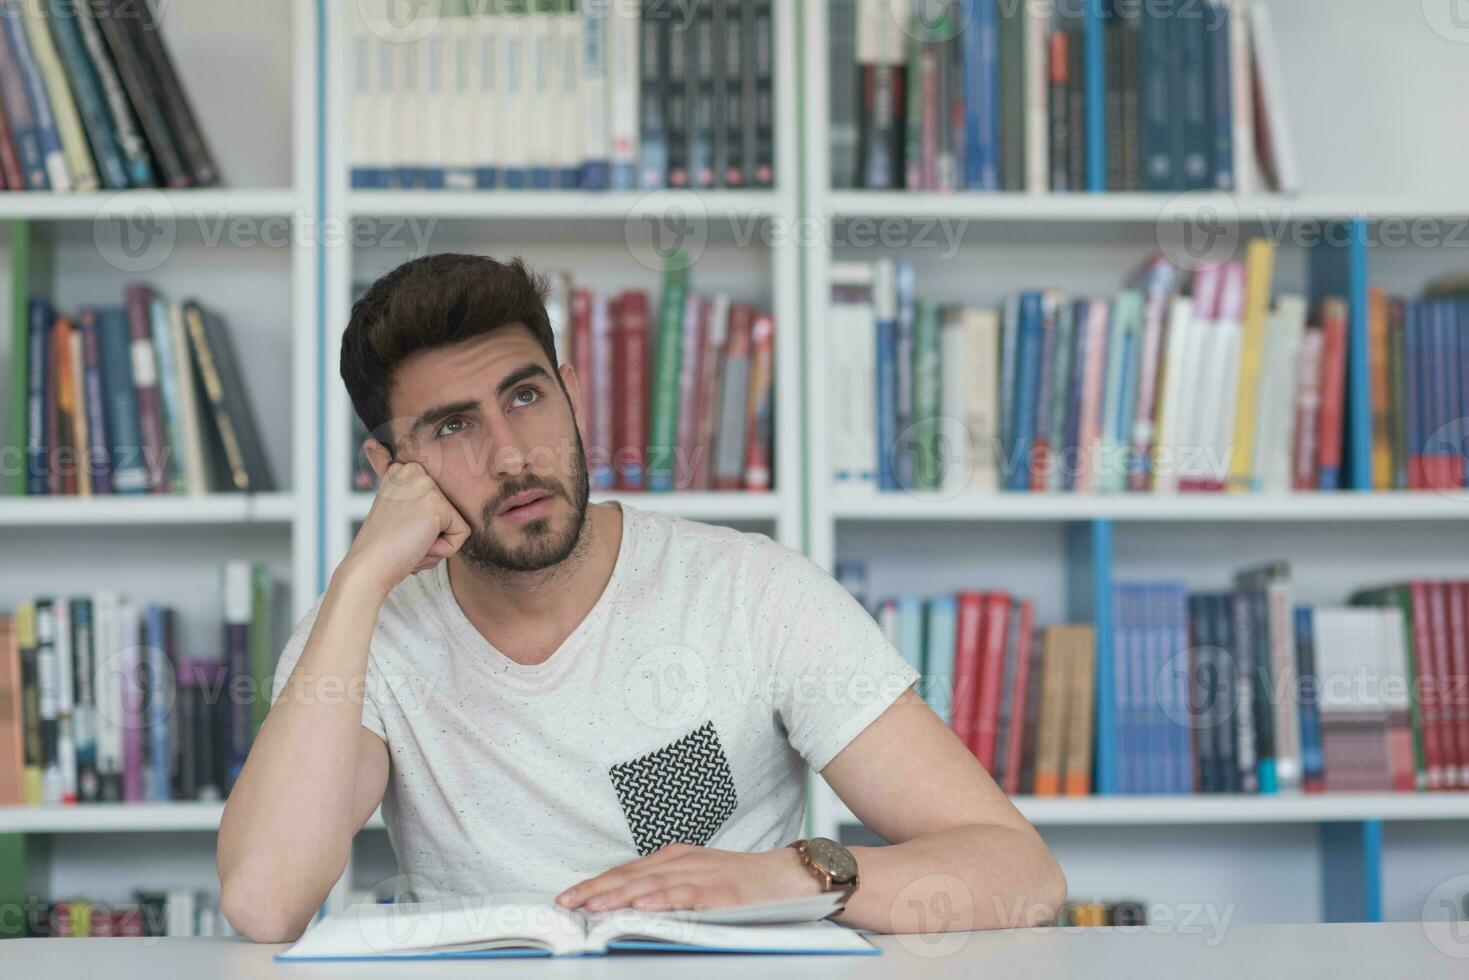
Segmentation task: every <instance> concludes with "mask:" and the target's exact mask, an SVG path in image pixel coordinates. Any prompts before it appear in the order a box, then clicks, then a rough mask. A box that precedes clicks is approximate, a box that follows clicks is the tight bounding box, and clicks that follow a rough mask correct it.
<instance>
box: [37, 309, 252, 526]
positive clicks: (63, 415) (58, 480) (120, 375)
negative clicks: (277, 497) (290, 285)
mask: <svg viewBox="0 0 1469 980" xmlns="http://www.w3.org/2000/svg"><path fill="white" fill-rule="evenodd" d="M28 314H29V316H28V319H27V321H26V322H23V323H16V324H15V325H14V327H15V329H14V347H13V348H12V358H11V365H12V375H11V382H12V384H13V385H14V386H15V387H14V393H15V396H16V403H17V404H19V405H20V406H22V408H21V410H19V411H17V412H16V413H15V414H14V416H13V417H12V419H11V427H12V434H13V438H14V444H15V445H16V446H23V447H24V450H25V466H24V468H21V469H18V470H17V473H16V476H15V479H14V480H13V482H12V485H11V492H12V493H17V494H20V493H25V494H52V495H68V496H79V497H90V496H93V495H101V494H115V493H182V494H191V495H199V494H204V493H210V492H216V491H251V492H258V491H268V490H274V489H275V487H276V483H275V479H274V476H273V475H272V473H271V466H270V461H269V459H268V458H267V457H266V455H265V446H264V442H263V441H262V438H261V434H260V431H259V429H258V427H257V426H256V422H255V417H254V414H253V412H252V411H251V408H250V400H249V397H248V392H247V390H246V387H245V382H244V378H243V377H242V375H241V373H240V368H239V363H238V362H237V361H236V359H235V352H234V347H233V345H232V344H231V341H230V336H229V331H228V328H227V327H226V326H225V322H224V319H223V318H222V317H221V316H220V315H219V314H218V313H216V312H215V311H213V310H211V309H209V308H207V307H205V306H203V305H202V304H200V303H199V302H197V301H195V300H186V301H184V302H182V303H177V302H171V301H169V300H168V299H167V298H166V297H164V296H162V295H160V294H159V293H158V292H157V291H155V290H154V289H152V288H151V287H149V286H147V285H144V284H141V283H139V284H134V285H131V286H129V287H127V293H126V297H125V303H124V305H122V306H102V307H83V308H81V309H80V310H78V311H77V312H76V314H75V315H67V314H64V313H58V312H57V311H56V309H55V308H54V307H53V306H52V305H51V303H50V302H49V301H48V300H46V299H41V298H33V299H31V300H30V303H29V306H28Z"/></svg>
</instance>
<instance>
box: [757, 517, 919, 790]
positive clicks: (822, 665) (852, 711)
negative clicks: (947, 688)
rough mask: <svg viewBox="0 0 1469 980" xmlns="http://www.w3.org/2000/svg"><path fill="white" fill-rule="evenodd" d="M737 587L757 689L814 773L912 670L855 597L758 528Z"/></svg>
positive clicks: (913, 675) (905, 683)
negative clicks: (758, 679)
mask: <svg viewBox="0 0 1469 980" xmlns="http://www.w3.org/2000/svg"><path fill="white" fill-rule="evenodd" d="M740 592H741V594H740V599H741V601H742V602H743V604H744V609H743V616H744V620H745V622H746V623H747V625H748V629H749V633H750V645H751V652H752V654H753V655H754V658H755V663H756V668H757V670H759V671H760V672H761V673H762V675H763V676H762V680H763V681H764V682H765V683H764V684H763V686H762V689H763V690H768V691H770V692H771V695H772V697H773V700H774V702H775V704H774V706H775V711H776V713H777V715H778V716H779V718H780V721H781V723H782V725H783V726H784V727H785V730H786V735H787V737H788V738H789V740H790V743H791V745H792V747H794V748H795V749H796V751H797V752H799V753H800V754H801V757H802V758H804V759H805V760H806V762H807V764H808V765H810V766H811V767H812V768H813V769H815V770H816V771H818V772H820V771H821V770H822V769H824V768H826V764H827V763H828V762H830V761H831V760H832V759H834V758H836V756H837V754H838V753H839V752H841V750H842V749H844V748H846V747H847V745H848V744H849V743H850V742H851V741H852V740H853V739H854V738H856V737H857V736H858V735H859V734H860V733H861V732H862V730H863V729H865V728H866V727H867V726H868V725H870V724H871V723H872V722H873V721H875V720H876V719H877V717H878V716H879V715H881V714H882V713H883V712H884V711H886V710H887V708H888V706H889V705H891V704H892V703H893V702H894V701H896V700H897V699H898V697H899V696H900V695H902V693H903V692H904V691H906V690H907V689H908V688H909V687H910V686H911V685H913V684H914V682H916V681H917V680H918V679H919V676H920V675H919V673H918V671H917V670H915V669H914V668H913V666H912V665H911V664H909V663H908V662H907V661H906V660H904V659H903V655H902V654H900V653H899V652H898V651H897V649H896V648H894V647H893V645H892V644H891V643H889V642H888V640H887V637H886V636H884V635H883V632H882V629H881V627H879V626H878V624H877V621H876V620H874V619H873V618H872V616H871V615H870V614H869V613H868V612H867V610H866V609H864V608H862V604H861V603H859V602H858V601H857V600H856V599H855V598H853V597H852V595H851V593H849V592H848V591H847V590H846V589H845V588H843V587H842V585H841V584H840V583H839V582H837V580H836V579H834V578H832V577H831V576H830V575H829V574H827V573H826V571H825V570H823V569H822V568H821V566H820V565H817V564H816V563H815V562H813V561H812V560H811V559H810V558H808V557H806V556H805V555H803V554H801V553H800V552H797V551H793V550H791V549H790V548H787V547H785V546H784V545H781V544H778V543H776V542H775V541H772V540H771V539H769V538H767V537H765V536H763V535H760V536H759V537H758V539H757V541H756V543H755V545H754V547H753V549H752V552H751V555H750V557H749V561H748V564H747V566H746V568H745V575H744V586H743V588H742V589H741V590H740Z"/></svg>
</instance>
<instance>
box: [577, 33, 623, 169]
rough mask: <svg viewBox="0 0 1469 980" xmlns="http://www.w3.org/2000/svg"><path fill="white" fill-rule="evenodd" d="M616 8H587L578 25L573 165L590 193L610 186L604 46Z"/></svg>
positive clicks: (609, 95) (608, 93) (609, 100)
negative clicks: (576, 155)
mask: <svg viewBox="0 0 1469 980" xmlns="http://www.w3.org/2000/svg"><path fill="white" fill-rule="evenodd" d="M616 6H617V4H590V5H589V6H588V7H587V9H585V10H584V11H583V12H582V14H581V18H580V21H581V22H580V25H579V29H580V31H581V50H580V51H579V56H580V59H581V66H580V69H579V71H580V77H579V80H580V83H581V89H580V96H579V104H580V106H581V126H580V128H581V148H580V151H581V152H580V160H578V161H577V162H578V164H579V165H580V167H581V184H582V186H583V187H586V188H588V189H590V190H605V189H606V188H608V187H610V186H611V182H612V173H611V166H612V130H611V115H612V92H611V89H610V88H609V86H608V65H607V58H608V50H607V45H608V43H609V42H610V41H611V31H612V25H611V20H612V18H613V17H615V16H616V14H615V13H614V8H615V7H616ZM573 16H575V15H573ZM573 128H574V127H573Z"/></svg>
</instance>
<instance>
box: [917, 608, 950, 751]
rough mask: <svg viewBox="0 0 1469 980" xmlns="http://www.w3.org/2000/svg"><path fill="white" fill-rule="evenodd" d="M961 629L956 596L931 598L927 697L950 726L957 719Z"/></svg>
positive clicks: (926, 644)
mask: <svg viewBox="0 0 1469 980" xmlns="http://www.w3.org/2000/svg"><path fill="white" fill-rule="evenodd" d="M958 628H959V600H958V598H957V597H955V596H953V595H939V596H934V597H933V598H932V599H929V600H928V629H927V630H926V635H925V638H924V640H925V642H924V652H923V664H924V678H923V679H924V687H923V689H922V691H923V700H925V701H927V702H928V706H929V707H930V708H932V709H933V711H934V714H936V715H938V716H939V718H940V719H942V720H943V723H944V724H945V725H950V724H952V722H953V719H954V639H955V633H956V632H957V631H958Z"/></svg>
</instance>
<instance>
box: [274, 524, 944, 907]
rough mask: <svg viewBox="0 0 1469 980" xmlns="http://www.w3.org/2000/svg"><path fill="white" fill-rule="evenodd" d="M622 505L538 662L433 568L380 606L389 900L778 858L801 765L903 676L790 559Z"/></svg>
mask: <svg viewBox="0 0 1469 980" xmlns="http://www.w3.org/2000/svg"><path fill="white" fill-rule="evenodd" d="M622 513H623V529H622V541H621V545H620V547H619V550H618V553H617V561H616V564H615V566H614V567H613V570H612V576H611V578H610V580H609V581H608V583H607V587H606V589H605V590H604V591H603V593H602V595H601V596H600V598H598V600H597V602H596V605H595V606H593V607H592V610H591V612H590V613H588V614H587V617H586V619H585V620H583V621H582V623H581V624H580V625H579V626H577V628H576V629H575V630H574V631H573V632H572V634H571V635H570V636H569V637H568V638H567V639H566V641H565V643H563V644H562V645H561V646H560V647H559V648H558V649H557V650H556V652H555V653H554V654H553V655H552V656H551V657H550V658H549V659H548V660H546V661H545V662H543V663H540V664H535V665H532V666H526V665H523V664H518V663H516V662H514V661H512V660H510V659H509V658H507V657H505V656H504V655H503V654H502V653H500V651H498V650H496V649H495V648H494V647H493V646H491V645H490V644H489V643H488V642H486V641H485V639H484V637H483V636H481V635H480V633H479V632H478V631H477V630H476V629H475V628H474V626H473V625H472V624H471V623H470V622H469V620H468V619H467V618H466V617H465V615H464V613H463V612H462V610H461V609H460V608H459V605H458V603H457V602H456V601H455V599H454V596H453V593H452V592H451V591H450V588H449V584H448V579H447V566H446V565H445V564H444V563H440V564H439V565H438V566H437V567H436V568H434V569H430V570H428V571H425V572H421V573H419V574H417V575H412V576H409V577H408V578H407V579H406V580H405V581H404V582H403V583H402V584H400V585H399V586H398V587H397V588H396V589H394V590H393V591H392V593H391V594H390V595H389V596H388V599H387V601H386V602H385V603H384V604H383V607H382V611H381V613H380V614H379V616H378V622H377V627H376V629H375V630H374V631H373V634H372V649H371V653H370V656H369V660H368V670H367V678H366V680H367V684H366V696H365V698H364V704H363V712H362V724H363V726H365V727H366V728H368V729H369V730H371V731H373V732H375V733H376V734H377V735H378V736H379V737H381V738H382V740H383V741H384V743H386V745H387V749H388V757H389V759H390V773H389V777H388V787H387V792H386V795H385V796H384V797H383V816H384V819H385V820H386V822H387V827H388V835H389V838H390V840H391V842H392V845H393V850H394V852H395V853H396V855H397V858H398V865H399V869H398V870H399V878H398V879H397V881H396V882H395V883H394V884H395V888H394V889H393V890H394V891H395V893H396V895H397V897H398V898H399V899H400V900H402V901H413V900H418V901H431V900H434V899H436V898H440V897H445V896H453V895H469V896H473V895H485V894H490V893H498V892H509V891H525V892H558V891H560V890H561V889H563V888H566V887H569V886H570V885H573V884H575V883H576V882H577V881H580V880H581V879H583V878H587V877H590V876H592V875H595V874H599V873H601V872H602V871H605V870H607V869H608V868H610V867H613V866H615V865H618V864H623V863H625V862H627V861H631V860H634V859H635V858H637V857H638V856H640V855H643V854H648V853H651V852H652V851H655V850H657V849H658V848H659V847H661V846H663V845H664V844H667V843H670V842H673V841H683V842H685V843H690V844H698V845H707V846H710V847H717V848H723V849H727V850H736V851H764V850H770V849H772V848H776V847H780V846H782V845H784V844H786V843H788V842H790V841H792V840H795V839H796V838H797V837H799V836H800V834H801V828H802V822H803V818H804V813H805V777H806V770H807V766H810V767H811V768H813V769H816V770H818V771H819V770H821V769H822V768H824V767H825V766H826V764H827V763H828V762H830V761H831V760H832V758H833V757H835V756H836V755H837V753H838V752H840V751H841V750H842V749H843V748H844V747H845V746H846V745H847V744H848V743H849V742H851V741H852V739H853V738H854V737H855V736H856V735H857V734H858V733H859V732H861V731H862V730H863V729H864V728H866V727H867V725H868V724H869V723H871V722H872V721H873V720H874V719H875V718H877V716H878V715H880V714H881V713H882V712H883V710H884V709H886V708H887V707H888V705H890V704H891V703H892V702H893V701H894V700H896V699H897V697H898V695H900V694H901V693H902V692H903V691H904V690H905V689H906V688H907V687H908V686H909V685H910V684H912V683H913V682H914V681H915V680H917V678H918V673H917V671H915V670H914V669H913V668H912V667H911V666H910V665H909V664H908V663H907V662H906V661H904V660H903V658H902V656H901V655H900V654H899V653H898V652H897V650H895V649H894V648H893V647H892V645H891V644H889V643H888V641H887V640H886V638H885V637H884V636H883V634H882V631H881V629H880V628H879V627H878V625H877V623H876V622H875V621H874V620H873V619H872V617H871V616H870V615H868V613H867V612H866V610H864V609H863V608H862V606H861V605H860V604H859V603H858V602H857V601H856V600H855V599H853V598H852V596H851V595H849V594H848V593H847V591H846V590H845V589H844V588H842V586H841V585H839V584H838V583H837V582H836V580H834V579H833V578H832V577H831V576H830V575H828V574H826V572H824V571H823V570H822V569H821V568H820V566H818V565H816V564H815V563H814V562H812V561H811V560H810V559H809V558H807V557H806V556H804V555H802V554H801V553H800V552H796V551H792V550H791V549H789V548H786V547H784V546H783V545H780V544H777V543H776V542H774V541H772V540H771V539H770V538H768V537H766V536H765V535H763V534H758V533H754V532H745V531H737V530H734V529H732V528H726V527H720V526H715V525H709V524H702V523H699V522H696V521H690V520H686V519H683V518H675V517H670V516H667V515H663V514H659V513H655V512H652V511H645V510H642V509H640V508H637V507H635V506H626V505H624V506H623V507H622ZM319 607H320V602H319V601H318V603H317V605H316V606H313V607H312V609H311V610H310V612H308V613H307V614H306V616H305V617H304V618H303V619H302V620H301V622H300V623H299V624H298V625H297V626H296V628H295V631H294V632H293V633H292V635H291V638H290V640H289V642H288V643H287V645H286V648H285V650H284V652H283V653H282V654H281V658H280V663H279V665H278V667H277V669H276V683H275V689H277V690H278V689H279V688H280V687H281V685H282V684H283V683H284V681H285V679H286V678H287V677H288V676H290V672H291V670H292V668H293V667H294V666H295V664H296V661H297V660H298V659H299V657H300V656H301V651H302V648H303V647H304V646H305V643H306V638H307V635H308V634H309V633H310V631H311V625H312V623H313V622H315V619H316V613H317V609H318V608H319Z"/></svg>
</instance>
